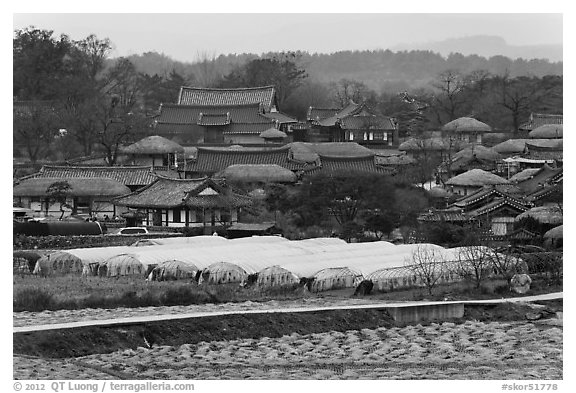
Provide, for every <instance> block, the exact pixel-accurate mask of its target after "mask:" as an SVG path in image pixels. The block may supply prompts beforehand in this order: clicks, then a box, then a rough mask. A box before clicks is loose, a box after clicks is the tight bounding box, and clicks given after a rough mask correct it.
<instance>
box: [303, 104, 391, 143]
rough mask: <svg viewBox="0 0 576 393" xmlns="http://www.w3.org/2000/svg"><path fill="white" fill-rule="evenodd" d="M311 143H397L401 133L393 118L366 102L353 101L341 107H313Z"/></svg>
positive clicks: (310, 113) (309, 136) (310, 131)
mask: <svg viewBox="0 0 576 393" xmlns="http://www.w3.org/2000/svg"><path fill="white" fill-rule="evenodd" d="M306 119H307V121H308V122H309V123H310V129H309V131H308V136H307V141H309V142H356V143H359V144H361V145H366V146H397V145H398V132H397V127H396V122H395V120H394V119H393V118H391V117H388V116H382V115H380V114H378V113H376V112H375V111H373V110H372V109H370V108H369V107H368V106H367V105H366V104H365V103H362V104H356V103H355V102H353V101H350V103H349V104H348V105H347V106H346V107H344V108H340V109H334V108H314V107H310V108H309V109H308V113H307V116H306Z"/></svg>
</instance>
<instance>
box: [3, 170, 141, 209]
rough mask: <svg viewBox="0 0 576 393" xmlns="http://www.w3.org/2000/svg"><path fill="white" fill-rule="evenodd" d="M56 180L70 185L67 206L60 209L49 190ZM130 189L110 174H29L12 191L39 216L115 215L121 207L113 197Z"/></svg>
mask: <svg viewBox="0 0 576 393" xmlns="http://www.w3.org/2000/svg"><path fill="white" fill-rule="evenodd" d="M57 182H67V183H68V184H69V185H70V187H71V188H70V189H69V190H67V191H66V205H67V207H66V208H65V209H64V210H61V206H60V203H53V202H51V201H50V198H49V195H48V194H47V192H46V191H47V190H48V187H50V185H52V184H54V183H57ZM129 193H130V188H128V187H127V186H126V185H124V184H122V183H121V182H119V181H118V180H114V179H110V178H107V177H100V178H98V177H85V178H76V177H75V178H61V177H54V178H50V177H30V178H26V179H21V180H20V182H19V183H18V184H17V185H15V186H14V188H13V191H12V195H13V198H14V200H15V201H16V202H18V203H20V204H21V205H23V206H26V207H28V208H30V209H31V210H33V211H34V215H38V216H41V215H45V216H50V215H54V216H59V215H60V214H64V216H67V215H70V214H78V213H88V214H94V215H101V216H102V215H108V216H110V217H113V216H115V215H117V214H118V213H120V212H121V210H117V209H116V208H115V206H114V205H113V204H112V203H111V200H112V199H113V198H115V197H118V196H121V195H126V194H129ZM62 207H64V206H62ZM63 211H64V213H62V212H63Z"/></svg>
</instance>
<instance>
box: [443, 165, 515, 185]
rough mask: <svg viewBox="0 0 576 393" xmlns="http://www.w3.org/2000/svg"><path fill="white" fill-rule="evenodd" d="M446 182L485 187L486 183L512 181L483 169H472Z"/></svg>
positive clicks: (448, 183) (493, 183) (495, 183)
mask: <svg viewBox="0 0 576 393" xmlns="http://www.w3.org/2000/svg"><path fill="white" fill-rule="evenodd" d="M446 184H447V185H450V186H471V187H483V186H486V185H497V184H510V181H508V180H506V179H504V178H502V177H500V176H498V175H495V174H493V173H490V172H486V171H484V170H482V169H472V170H469V171H468V172H464V173H462V174H461V175H458V176H454V177H453V178H451V179H449V180H448V181H447V182H446Z"/></svg>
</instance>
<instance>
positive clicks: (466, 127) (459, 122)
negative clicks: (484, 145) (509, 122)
mask: <svg viewBox="0 0 576 393" xmlns="http://www.w3.org/2000/svg"><path fill="white" fill-rule="evenodd" d="M442 131H448V132H491V131H492V127H490V126H489V125H488V124H486V123H482V122H481V121H478V120H476V119H473V118H471V117H460V118H458V119H456V120H452V121H451V122H449V123H446V124H444V126H442Z"/></svg>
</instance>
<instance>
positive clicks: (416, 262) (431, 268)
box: [405, 245, 446, 295]
mask: <svg viewBox="0 0 576 393" xmlns="http://www.w3.org/2000/svg"><path fill="white" fill-rule="evenodd" d="M445 265H446V262H445V258H444V256H443V255H442V254H440V253H439V252H438V251H437V250H434V249H433V248H430V247H426V246H424V245H418V246H417V247H416V249H415V250H414V251H413V252H412V256H411V257H410V258H407V259H406V261H405V266H406V267H407V268H408V269H409V270H410V271H411V272H412V274H414V276H416V278H417V279H418V281H420V282H422V283H423V284H424V285H425V286H426V288H427V289H428V294H429V295H432V290H433V289H434V287H435V286H436V284H438V283H439V281H440V280H441V278H442V275H443V274H444V273H445Z"/></svg>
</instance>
